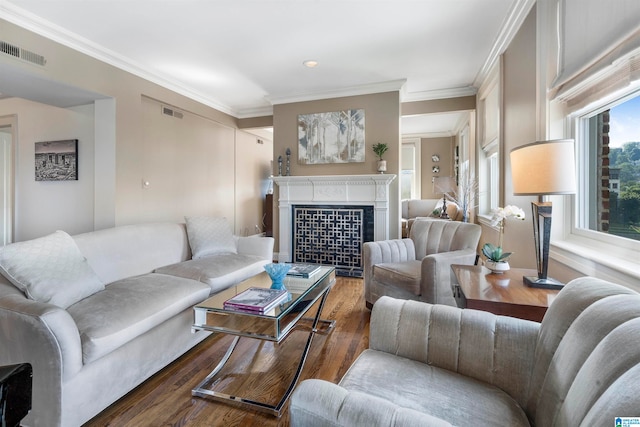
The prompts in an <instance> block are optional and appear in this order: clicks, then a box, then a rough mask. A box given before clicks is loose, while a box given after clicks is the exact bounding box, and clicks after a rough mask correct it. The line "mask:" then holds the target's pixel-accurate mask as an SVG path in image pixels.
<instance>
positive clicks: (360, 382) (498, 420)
mask: <svg viewBox="0 0 640 427" xmlns="http://www.w3.org/2000/svg"><path fill="white" fill-rule="evenodd" d="M391 373H393V374H391ZM392 378H393V379H392ZM339 385H340V386H341V387H343V388H345V389H347V390H349V391H350V392H352V391H358V392H362V393H366V394H368V395H369V396H372V397H379V398H381V399H386V400H388V401H390V402H391V403H393V404H395V405H397V406H398V407H401V408H407V409H413V410H415V411H417V412H421V413H424V414H429V415H431V416H433V417H435V418H439V419H441V420H446V421H447V422H449V423H451V424H452V425H456V426H464V425H468V426H472V425H495V426H499V425H505V424H503V423H504V422H505V420H509V421H508V425H509V426H514V427H515V426H527V427H529V421H528V420H527V416H526V414H525V413H524V411H523V410H522V409H521V408H520V406H518V404H517V403H516V401H515V400H514V399H513V398H512V397H511V396H509V395H508V394H507V393H505V392H504V391H503V390H500V389H499V388H498V387H496V386H493V385H490V384H488V383H484V382H481V381H477V380H473V379H471V378H469V377H467V376H464V375H460V374H458V373H455V372H451V371H449V370H446V369H441V368H437V367H434V366H430V365H428V364H425V363H422V362H418V361H415V360H411V359H407V358H404V357H397V356H395V355H393V354H389V353H386V352H383V351H376V350H365V351H364V352H363V353H362V354H361V355H360V356H359V357H358V359H357V360H356V362H354V364H353V365H352V366H351V368H350V369H349V371H347V373H346V374H345V376H344V377H343V378H342V380H341V381H340V384H339ZM420 396H424V398H420ZM427 396H428V397H427Z"/></svg>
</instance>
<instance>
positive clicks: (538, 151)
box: [511, 139, 576, 196]
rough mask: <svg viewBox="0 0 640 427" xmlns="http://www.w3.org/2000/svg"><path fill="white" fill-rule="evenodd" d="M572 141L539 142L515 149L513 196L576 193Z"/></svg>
mask: <svg viewBox="0 0 640 427" xmlns="http://www.w3.org/2000/svg"><path fill="white" fill-rule="evenodd" d="M573 146H574V143H573V140H572V139H556V140H552V141H537V142H534V143H532V144H527V145H523V146H521V147H517V148H514V149H513V150H511V173H512V178H513V195H514V196H527V195H544V194H573V193H575V192H576V165H575V153H574V148H573Z"/></svg>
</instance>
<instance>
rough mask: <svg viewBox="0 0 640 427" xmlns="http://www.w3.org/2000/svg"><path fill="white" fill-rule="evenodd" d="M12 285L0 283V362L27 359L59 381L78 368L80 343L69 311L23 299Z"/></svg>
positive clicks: (72, 374) (24, 360)
mask: <svg viewBox="0 0 640 427" xmlns="http://www.w3.org/2000/svg"><path fill="white" fill-rule="evenodd" d="M11 286H12V285H9V284H6V283H0V325H2V327H1V328H0V343H2V351H0V365H3V364H13V363H22V362H30V363H31V364H32V365H33V368H34V377H35V376H36V373H37V374H38V375H42V374H43V372H38V369H39V368H40V369H45V370H46V371H47V375H56V376H60V377H61V378H62V379H63V380H66V379H69V378H71V377H73V376H74V375H75V374H76V373H78V372H79V371H80V369H82V345H81V342H80V333H79V332H78V327H77V326H76V323H75V322H74V320H73V319H72V318H71V316H70V315H69V313H68V312H67V311H66V310H64V309H62V308H60V307H58V306H56V305H53V304H45V303H41V302H37V301H33V300H30V299H28V298H26V297H25V296H24V295H23V294H22V293H21V292H20V291H19V290H17V289H15V288H14V289H15V292H14V289H10V287H11ZM58 383H60V379H58Z"/></svg>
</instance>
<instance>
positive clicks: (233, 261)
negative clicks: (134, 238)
mask: <svg viewBox="0 0 640 427" xmlns="http://www.w3.org/2000/svg"><path fill="white" fill-rule="evenodd" d="M268 263H269V261H267V260H266V259H264V258H261V257H259V256H257V255H244V254H219V255H213V256H209V257H206V258H200V259H194V260H190V261H185V262H180V263H177V264H172V265H167V266H165V267H160V268H158V269H156V273H162V274H169V275H173V276H178V277H184V278H187V279H193V280H198V281H200V282H202V283H206V284H207V285H209V286H210V287H211V289H210V291H211V293H215V292H220V291H221V290H224V289H227V288H228V287H230V286H232V285H235V284H237V283H238V282H241V281H243V280H245V279H248V278H249V277H251V276H255V275H256V274H258V273H261V272H262V271H264V265H265V264H268Z"/></svg>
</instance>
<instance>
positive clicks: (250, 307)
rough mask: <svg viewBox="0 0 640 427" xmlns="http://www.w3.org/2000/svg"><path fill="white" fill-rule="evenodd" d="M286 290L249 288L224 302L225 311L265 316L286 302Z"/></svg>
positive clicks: (287, 295) (287, 297) (287, 296)
mask: <svg viewBox="0 0 640 427" xmlns="http://www.w3.org/2000/svg"><path fill="white" fill-rule="evenodd" d="M288 299H289V293H288V292H287V291H286V289H270V288H249V289H247V290H245V291H243V292H240V293H239V294H238V295H236V296H234V297H232V298H229V299H228V300H226V301H225V302H224V308H225V310H239V311H244V312H248V313H255V314H266V313H268V312H269V311H271V310H273V309H274V308H275V307H277V306H278V305H279V304H282V303H284V302H287V300H288Z"/></svg>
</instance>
